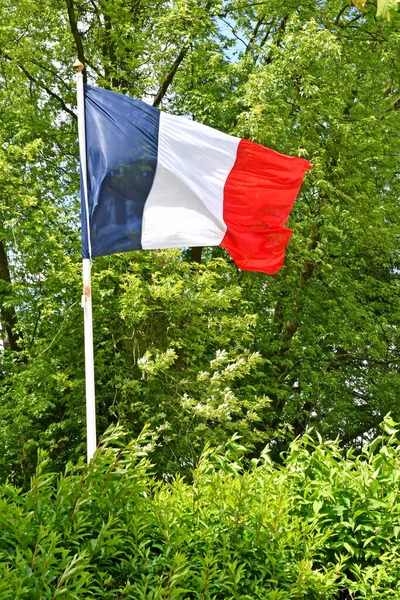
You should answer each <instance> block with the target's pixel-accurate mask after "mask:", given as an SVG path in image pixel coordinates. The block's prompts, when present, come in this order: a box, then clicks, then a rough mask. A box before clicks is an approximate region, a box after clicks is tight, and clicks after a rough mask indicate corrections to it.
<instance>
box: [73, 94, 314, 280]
mask: <svg viewBox="0 0 400 600" xmlns="http://www.w3.org/2000/svg"><path fill="white" fill-rule="evenodd" d="M84 95H85V123H86V157H87V175H88V199H87V202H88V211H89V215H88V217H89V226H88V227H86V226H83V227H82V236H83V257H84V258H89V254H90V249H91V256H92V257H95V256H103V255H107V254H113V253H115V252H125V251H128V250H139V249H159V248H180V247H185V246H218V245H219V246H222V247H224V248H226V250H227V251H228V252H229V254H230V255H231V256H232V258H233V260H234V261H235V263H236V264H237V266H238V267H240V268H241V269H245V270H254V271H263V272H265V273H271V274H272V273H275V272H276V271H277V270H278V269H279V268H280V267H281V266H282V265H283V260H284V255H285V248H286V245H287V243H288V241H289V238H290V235H291V230H290V229H287V228H286V227H285V223H286V221H287V219H288V217H289V213H290V210H291V208H292V205H293V202H294V200H295V198H296V196H297V194H298V192H299V189H300V186H301V183H302V180H303V177H304V173H305V172H306V171H307V169H309V168H310V167H311V165H310V163H309V162H308V161H307V160H305V159H303V158H297V157H291V156H285V155H283V154H279V153H278V152H275V151H274V150H270V149H269V148H265V147H263V146H260V145H259V144H256V143H254V142H250V141H247V140H243V139H240V138H237V137H233V136H231V135H227V134H226V133H222V132H220V131H217V130H216V129H212V128H211V127H208V126H206V125H202V124H200V123H197V122H195V121H191V120H190V119H186V118H184V117H180V116H176V115H170V114H167V113H165V112H161V111H159V110H158V109H157V108H154V107H152V106H150V105H148V104H145V103H144V102H140V101H138V100H134V99H132V98H129V97H127V96H122V95H121V94H116V93H115V92H110V91H108V90H104V89H101V88H96V87H93V86H90V85H85V91H84ZM82 214H83V220H84V221H85V220H86V218H87V217H86V209H85V202H82ZM89 235H90V244H89V239H88V236H89Z"/></svg>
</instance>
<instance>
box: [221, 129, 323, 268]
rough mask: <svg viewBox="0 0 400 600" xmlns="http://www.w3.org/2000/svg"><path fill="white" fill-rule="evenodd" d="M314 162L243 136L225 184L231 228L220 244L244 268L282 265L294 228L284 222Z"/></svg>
mask: <svg viewBox="0 0 400 600" xmlns="http://www.w3.org/2000/svg"><path fill="white" fill-rule="evenodd" d="M310 168H311V164H310V163H309V162H308V161H307V160H305V159H304V158H297V157H294V156H286V155H284V154H279V153H278V152H275V151H274V150H270V149H269V148H264V146H260V145H259V144H256V143H255V142H249V141H247V140H241V141H240V142H239V146H238V151H237V156H236V161H235V164H234V165H233V168H232V170H231V172H230V173H229V175H228V178H227V180H226V183H225V187H224V206H223V217H224V221H225V224H226V226H227V231H226V234H225V236H224V239H223V240H222V242H221V244H220V245H221V246H223V247H224V248H226V250H227V251H228V252H229V254H230V255H231V256H232V258H233V260H234V261H235V263H236V264H237V266H238V267H239V268H240V269H243V270H247V271H262V272H264V273H269V274H273V273H276V271H278V269H280V268H281V267H282V265H283V261H284V258H285V248H286V245H287V243H288V241H289V239H290V236H291V234H292V230H291V229H287V228H286V227H285V223H286V221H287V220H288V218H289V213H290V210H291V208H292V206H293V203H294V201H295V199H296V196H297V194H298V192H299V189H300V186H301V184H302V181H303V177H304V173H305V172H306V171H307V170H308V169H310Z"/></svg>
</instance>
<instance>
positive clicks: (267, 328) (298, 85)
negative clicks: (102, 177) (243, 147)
mask: <svg viewBox="0 0 400 600" xmlns="http://www.w3.org/2000/svg"><path fill="white" fill-rule="evenodd" d="M0 13H1V18H2V22H3V23H4V27H3V28H2V30H1V32H0V42H1V44H0V47H1V48H2V50H1V53H0V66H1V71H0V76H1V78H2V89H3V92H2V94H1V96H0V107H1V111H0V119H1V142H2V143H1V151H0V172H1V175H2V177H1V184H0V204H1V208H2V211H1V212H2V221H1V224H0V279H1V287H0V305H1V315H2V316H1V319H2V323H3V327H2V331H3V332H4V331H6V332H7V340H8V348H6V349H5V351H4V352H3V354H2V356H1V359H0V360H1V362H2V366H1V380H0V387H1V394H2V404H1V409H0V427H1V430H2V436H0V438H1V442H0V444H1V452H0V456H1V458H0V462H1V466H0V470H1V471H2V472H3V474H4V475H7V474H9V475H11V477H13V478H15V479H16V480H17V481H20V480H21V481H25V482H27V478H28V477H29V474H30V472H31V469H32V468H33V466H34V463H35V456H36V449H37V447H38V445H42V446H46V447H48V449H49V450H50V451H51V457H52V459H53V460H54V461H55V464H56V466H61V465H62V464H63V463H64V462H65V459H66V458H67V457H71V458H74V457H76V456H77V455H78V454H80V453H83V448H84V440H85V423H84V419H85V417H84V373H83V352H82V327H81V316H80V306H79V304H80V294H81V291H80V288H81V283H80V252H79V245H80V242H79V207H78V196H79V194H78V167H77V151H78V148H77V132H76V118H75V109H74V104H75V90H74V85H73V82H72V70H71V65H72V63H73V62H74V60H75V58H76V56H77V55H78V56H79V57H80V59H81V60H84V61H85V64H86V73H87V80H88V81H89V82H90V83H93V84H96V85H99V86H103V87H107V88H109V89H113V90H115V91H119V92H122V93H127V94H130V95H133V96H136V97H139V98H142V99H144V100H146V101H150V102H151V103H153V104H154V105H157V106H159V107H160V108H161V109H163V110H169V111H172V112H175V113H177V114H181V115H184V116H186V117H189V118H194V119H196V120H199V121H202V122H204V123H206V124H208V125H211V126H213V127H217V128H219V129H221V130H223V131H226V132H229V133H232V134H234V135H239V136H242V137H247V138H249V139H252V140H255V141H257V142H259V143H262V144H265V145H267V146H270V147H273V148H275V149H277V150H279V151H281V152H285V153H288V154H296V155H301V156H306V157H307V158H308V159H309V160H311V161H312V163H313V169H312V171H311V172H310V173H309V175H308V176H307V178H306V182H305V184H304V186H303V190H302V193H301V195H300V197H299V199H298V201H297V202H296V204H295V208H294V210H293V214H292V217H291V220H290V225H291V226H292V227H293V231H294V234H293V237H292V240H291V242H290V244H289V248H288V253H287V259H286V265H285V267H284V268H283V269H282V271H281V272H280V273H278V274H277V275H276V276H274V277H267V276H263V275H260V274H255V273H242V272H238V270H237V269H236V267H235V266H234V265H233V264H232V262H231V261H230V259H229V258H228V257H227V255H226V254H225V252H224V251H223V250H222V249H220V248H214V249H206V250H204V251H203V260H202V263H201V264H200V265H198V264H194V263H191V262H190V261H188V256H187V251H185V250H183V251H182V252H177V251H176V252H156V253H130V254H126V255H120V256H112V257H104V258H101V259H96V261H95V263H94V305H95V311H94V318H95V356H96V377H97V390H96V393H97V407H98V424H99V430H100V431H102V430H104V429H105V428H106V427H107V425H108V424H109V423H110V421H114V420H117V419H119V420H120V421H121V422H123V423H124V425H125V426H126V427H127V428H128V430H130V431H131V432H132V434H136V433H137V432H138V430H139V429H140V428H141V427H142V425H143V424H144V423H145V422H149V423H150V425H151V426H152V427H153V429H155V430H157V431H158V433H159V435H160V446H159V449H158V451H157V464H158V469H159V473H160V474H163V475H165V474H166V473H172V472H174V471H175V470H180V471H184V470H185V469H187V468H189V467H190V465H191V464H193V462H194V461H195V460H196V457H197V456H198V454H199V452H200V451H201V448H202V446H203V444H204V441H205V440H206V439H207V440H208V439H209V440H215V441H218V442H223V441H224V439H228V437H230V436H231V434H232V432H233V431H235V430H238V431H239V432H240V433H241V435H242V436H244V438H245V440H246V444H247V445H248V447H249V448H251V451H252V452H257V451H258V450H259V449H260V447H261V446H262V445H264V444H265V442H266V441H267V440H270V441H271V444H272V447H273V449H275V450H276V452H279V450H280V449H282V444H285V443H286V441H287V438H288V437H290V436H291V435H293V434H300V433H302V431H304V428H305V426H306V424H307V423H313V424H314V426H315V427H316V428H317V429H319V430H320V431H322V432H325V433H326V434H327V435H334V436H335V435H340V437H341V439H342V441H343V443H349V442H350V441H353V442H354V441H355V442H357V440H359V439H361V438H362V437H363V436H366V437H370V436H373V435H374V432H375V429H376V427H377V425H378V423H379V421H380V420H381V419H382V416H383V415H384V414H385V413H386V412H388V411H389V410H392V412H393V413H394V416H395V417H396V418H398V416H397V413H398V409H397V401H396V398H397V396H398V387H399V373H398V364H399V360H400V358H399V353H398V320H399V301H398V283H399V281H398V273H399V254H398V250H397V245H398V233H397V232H398V228H399V210H398V209H399V206H398V204H399V201H398V198H399V172H398V155H399V136H398V109H399V108H400V98H399V74H398V69H397V65H398V64H399V63H398V61H399V44H398V33H397V30H398V20H399V16H398V14H397V15H396V14H395V13H394V11H393V14H392V13H391V17H392V20H391V21H386V20H383V19H376V18H375V7H374V6H373V5H372V4H371V3H370V2H367V3H366V4H365V6H364V8H363V10H361V9H360V8H358V7H357V6H352V5H350V4H348V3H345V2H339V1H338V0H332V1H331V2H325V1H318V2H314V1H311V0H310V1H309V2H305V3H304V2H303V3H298V2H295V1H294V0H290V1H288V2H285V3H281V2H277V0H265V1H263V2H260V3H252V2H239V1H237V2H232V1H229V2H228V1H226V2H213V1H211V0H209V1H207V2H204V1H201V0H182V1H176V2H173V3H170V2H163V1H161V0H155V1H153V2H150V3H149V2H142V1H141V0H135V1H133V2H132V1H131V0H117V1H116V2H113V3H110V2H103V1H97V0H93V1H92V2H90V3H84V2H80V1H79V2H74V1H73V0H67V2H66V3H63V2H61V1H60V0H46V1H45V2H44V3H42V4H41V10H40V11H38V10H37V7H36V6H35V5H34V4H32V3H29V2H26V1H25V0H22V1H21V2H19V3H18V4H15V5H14V4H12V10H10V5H9V3H6V2H3V3H1V4H0ZM3 335H4V333H3Z"/></svg>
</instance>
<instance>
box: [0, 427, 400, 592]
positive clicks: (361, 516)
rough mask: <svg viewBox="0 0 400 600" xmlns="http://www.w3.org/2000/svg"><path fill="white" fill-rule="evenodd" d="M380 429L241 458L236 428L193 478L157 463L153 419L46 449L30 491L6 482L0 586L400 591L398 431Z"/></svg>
mask: <svg viewBox="0 0 400 600" xmlns="http://www.w3.org/2000/svg"><path fill="white" fill-rule="evenodd" d="M383 429H384V435H383V436H382V437H380V438H379V439H376V440H374V442H373V443H372V444H370V445H369V446H368V447H365V448H364V450H363V452H362V453H361V454H360V455H358V456H356V455H355V454H353V453H352V452H348V453H347V455H346V456H344V455H343V453H342V452H341V451H340V449H339V447H338V444H337V443H336V442H323V441H322V440H320V439H319V440H317V441H315V440H314V439H313V436H312V433H308V434H307V435H305V436H304V437H303V438H302V439H301V440H298V441H296V442H294V443H293V444H292V446H291V448H290V451H289V452H288V454H287V456H286V457H285V460H284V464H283V465H282V466H280V465H276V464H273V463H272V462H271V460H270V458H269V455H268V452H267V451H265V452H264V453H263V455H262V456H261V457H260V459H259V460H253V461H252V468H251V469H250V470H247V471H244V470H243V469H242V463H241V457H242V456H243V455H244V452H245V449H244V448H243V447H242V446H240V445H239V444H238V441H237V439H235V438H233V439H232V441H231V443H230V444H228V446H227V447H225V448H216V449H211V448H207V449H206V450H205V452H204V453H203V455H202V457H201V459H200V460H199V463H198V464H197V466H196V468H195V469H194V472H193V481H192V482H190V483H188V482H185V481H184V480H182V479H180V478H175V479H173V480H172V481H169V480H168V478H167V477H166V478H165V481H164V482H160V481H157V480H155V478H153V477H152V475H151V463H150V458H151V447H152V444H153V441H152V439H151V436H150V435H149V434H148V433H147V432H144V433H143V434H142V436H141V437H140V438H139V439H138V440H135V441H133V442H130V443H126V440H125V434H124V433H123V432H122V431H121V430H120V429H117V430H114V431H113V432H111V433H109V434H108V436H106V437H105V439H104V440H103V443H102V447H101V449H100V450H99V451H98V452H97V454H96V457H95V458H94V459H93V461H92V463H91V465H90V467H89V468H88V467H86V465H84V464H83V462H82V463H81V464H78V465H77V466H72V465H69V466H68V467H67V469H66V472H65V474H64V475H62V476H60V475H56V474H52V473H48V472H47V471H46V459H45V457H41V461H40V463H39V467H38V469H37V473H36V475H35V477H34V478H33V480H32V485H31V489H30V490H29V491H28V492H21V491H20V490H18V489H16V488H15V487H13V486H11V485H8V484H5V485H3V486H2V487H1V491H0V598H1V599H2V600H8V599H10V600H16V599H29V600H34V599H39V598H43V599H53V598H54V599H55V598H65V599H72V598H75V599H79V600H82V599H85V598H93V597H94V598H104V599H111V598H113V599H118V598H120V599H128V598H132V599H134V600H141V599H147V600H156V599H157V600H158V599H171V600H172V599H182V600H184V599H188V600H189V599H196V600H197V599H198V600H200V599H204V600H205V599H210V600H211V599H215V600H217V599H221V598H227V599H241V600H242V599H243V600H245V599H249V600H250V599H251V600H255V599H260V600H278V599H279V600H286V599H293V600H294V599H300V598H306V599H307V600H312V599H318V598H324V599H325V598H326V599H329V598H341V599H345V598H368V599H378V598H379V599H381V598H382V599H383V598H385V599H386V598H400V555H399V549H400V541H399V533H400V520H399V514H400V497H399V496H400V445H399V442H398V441H397V435H396V434H397V432H396V429H395V424H394V423H393V422H392V421H391V420H390V419H386V421H385V422H384V424H383ZM149 453H150V454H149ZM149 457H150V458H149Z"/></svg>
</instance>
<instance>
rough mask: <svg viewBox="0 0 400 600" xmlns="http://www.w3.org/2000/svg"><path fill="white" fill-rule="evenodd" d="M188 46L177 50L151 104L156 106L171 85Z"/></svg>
mask: <svg viewBox="0 0 400 600" xmlns="http://www.w3.org/2000/svg"><path fill="white" fill-rule="evenodd" d="M189 48H190V46H189V45H187V46H184V47H183V48H182V50H181V51H180V52H179V54H178V56H177V57H176V59H175V60H174V63H173V65H172V68H171V70H170V72H169V73H168V75H167V76H166V78H165V79H164V81H163V82H162V84H161V86H160V89H159V90H158V92H157V95H156V97H155V99H154V102H153V106H155V107H157V106H159V105H160V104H161V102H162V100H163V98H164V96H165V94H166V93H167V90H168V88H169V86H170V85H171V83H172V81H173V79H174V77H175V75H176V72H177V70H178V69H179V66H180V64H181V63H182V61H183V59H184V58H185V56H186V54H187V53H188V50H189Z"/></svg>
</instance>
